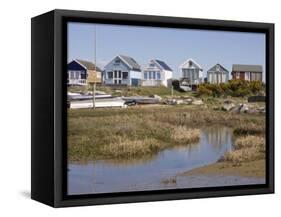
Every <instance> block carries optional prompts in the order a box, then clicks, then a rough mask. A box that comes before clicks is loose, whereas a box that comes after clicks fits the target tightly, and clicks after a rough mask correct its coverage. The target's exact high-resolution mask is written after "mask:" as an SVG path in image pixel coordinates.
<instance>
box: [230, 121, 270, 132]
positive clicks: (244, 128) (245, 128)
mask: <svg viewBox="0 0 281 217" xmlns="http://www.w3.org/2000/svg"><path fill="white" fill-rule="evenodd" d="M233 133H234V134H235V135H253V134H264V133H265V121H264V122H262V123H256V122H250V123H247V124H241V125H239V126H238V127H236V128H235V129H234V131H233Z"/></svg>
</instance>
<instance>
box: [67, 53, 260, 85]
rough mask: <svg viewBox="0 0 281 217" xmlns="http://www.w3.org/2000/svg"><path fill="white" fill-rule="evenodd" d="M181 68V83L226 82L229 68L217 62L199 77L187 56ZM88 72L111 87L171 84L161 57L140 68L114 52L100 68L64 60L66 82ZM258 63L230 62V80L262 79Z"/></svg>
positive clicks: (83, 80)
mask: <svg viewBox="0 0 281 217" xmlns="http://www.w3.org/2000/svg"><path fill="white" fill-rule="evenodd" d="M179 68H180V70H181V77H180V79H179V80H180V85H181V86H183V87H184V86H188V87H190V86H197V85H198V84H200V83H203V82H209V83H226V82H227V81H228V80H229V73H230V72H229V71H228V70H227V69H226V68H225V67H224V66H222V65H221V64H219V63H217V64H215V65H214V66H213V67H211V68H210V69H209V70H208V71H207V77H206V78H204V77H203V68H202V67H201V66H200V64H199V63H197V62H196V61H195V60H193V59H191V58H189V59H187V60H186V61H185V62H183V63H182V64H181V65H180V66H179ZM89 71H92V72H94V73H96V78H97V83H101V84H104V85H114V86H166V87H169V86H171V83H172V80H173V70H172V69H171V68H170V67H169V66H168V64H167V63H165V62H164V61H162V60H158V59H152V60H150V61H149V62H148V64H147V65H146V66H144V67H141V66H140V65H139V64H138V63H137V61H136V60H135V59H134V58H132V57H129V56H125V55H118V56H116V57H114V58H113V59H112V60H111V61H110V62H109V63H108V64H106V65H105V66H104V68H103V69H100V68H99V67H98V66H95V64H94V63H92V62H89V61H85V60H78V59H76V60H72V61H71V62H69V63H68V72H67V83H68V85H87V83H88V82H87V75H88V73H89ZM262 73H263V69H262V66H261V65H242V64H233V65H232V71H231V75H232V78H233V79H242V80H248V81H254V80H259V81H262Z"/></svg>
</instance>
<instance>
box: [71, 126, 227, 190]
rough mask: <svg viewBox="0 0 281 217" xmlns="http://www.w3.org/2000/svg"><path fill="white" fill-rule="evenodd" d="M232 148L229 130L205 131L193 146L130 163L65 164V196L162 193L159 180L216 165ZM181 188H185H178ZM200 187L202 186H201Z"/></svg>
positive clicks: (206, 129)
mask: <svg viewBox="0 0 281 217" xmlns="http://www.w3.org/2000/svg"><path fill="white" fill-rule="evenodd" d="M231 147H232V130H231V129H229V128H226V127H223V128H222V127H208V128H204V129H202V130H201V135H200V141H199V142H198V143H197V144H193V145H187V146H184V147H183V146H181V147H175V148H171V149H166V150H164V151H162V152H160V153H158V154H156V155H153V156H147V157H145V158H141V159H134V160H101V161H95V162H88V163H86V164H85V163H84V164H79V163H74V164H69V172H68V193H69V194H90V193H106V192H124V191H138V190H139V191H142V190H155V189H163V188H165V186H162V185H161V180H163V179H165V178H167V177H171V176H174V175H175V174H177V173H181V172H185V171H188V170H191V169H194V168H197V167H201V166H204V165H208V164H211V163H214V162H216V161H217V160H218V159H219V158H220V157H221V156H222V155H223V154H224V153H225V152H226V151H229V150H231ZM181 187H182V188H184V187H188V186H181ZM202 187H204V186H202Z"/></svg>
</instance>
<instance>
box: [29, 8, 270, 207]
mask: <svg viewBox="0 0 281 217" xmlns="http://www.w3.org/2000/svg"><path fill="white" fill-rule="evenodd" d="M31 36H32V64H31V66H32V144H31V145H32V168H31V169H32V183H31V185H32V186H31V187H32V191H31V197H32V198H33V199H34V200H37V201H40V202H42V203H45V204H48V205H50V206H53V207H66V206H78V205H96V204H110V203H128V202H144V201H159V200H174V199H188V198H205V197H221V196H236V195H252V194H265V193H273V192H274V24H270V23H255V22H240V21H239V22H238V21H224V20H206V19H193V18H192V19H191V18H179V17H161V16H146V15H129V14H115V13H101V12H86V11H70V10H54V11H51V12H48V13H46V14H43V15H40V16H37V17H34V18H32V34H31Z"/></svg>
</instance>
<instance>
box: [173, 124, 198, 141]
mask: <svg viewBox="0 0 281 217" xmlns="http://www.w3.org/2000/svg"><path fill="white" fill-rule="evenodd" d="M171 137H172V139H173V140H174V141H175V142H177V143H187V144H190V143H194V142H198V141H199V139H200V130H199V129H188V128H187V127H185V126H177V127H175V128H174V130H173V132H172V135H171Z"/></svg>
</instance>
